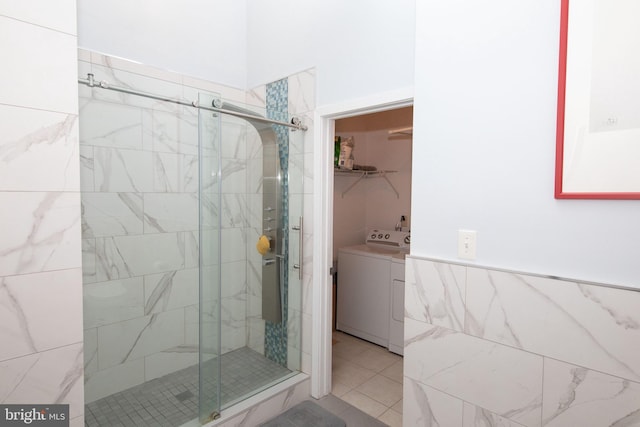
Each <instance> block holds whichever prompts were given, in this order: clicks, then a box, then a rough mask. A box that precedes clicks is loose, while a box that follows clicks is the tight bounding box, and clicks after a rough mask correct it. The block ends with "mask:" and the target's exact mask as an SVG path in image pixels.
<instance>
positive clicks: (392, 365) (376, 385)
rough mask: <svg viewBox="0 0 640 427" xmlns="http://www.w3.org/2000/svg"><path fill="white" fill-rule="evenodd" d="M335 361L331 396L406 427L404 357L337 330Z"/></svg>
mask: <svg viewBox="0 0 640 427" xmlns="http://www.w3.org/2000/svg"><path fill="white" fill-rule="evenodd" d="M332 360H333V374H332V384H333V386H332V390H331V394H333V395H334V396H336V397H338V398H339V399H341V400H343V401H344V402H346V403H348V404H350V405H353V406H355V407H356V408H358V409H360V410H361V411H363V412H365V413H366V414H369V415H371V416H372V417H374V418H376V419H378V420H380V421H382V422H383V423H385V424H387V425H389V426H391V427H401V426H402V356H399V355H397V354H394V353H391V352H389V351H388V350H387V349H386V348H383V347H380V346H378V345H376V344H372V343H370V342H367V341H364V340H361V339H359V338H356V337H353V336H351V335H348V334H345V333H342V332H339V331H334V332H333V359H332ZM356 426H357V425H356V424H354V425H353V427H356ZM348 427H351V426H350V425H349V424H348ZM358 427H359V426H358Z"/></svg>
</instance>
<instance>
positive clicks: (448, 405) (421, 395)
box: [402, 377, 463, 426]
mask: <svg viewBox="0 0 640 427" xmlns="http://www.w3.org/2000/svg"><path fill="white" fill-rule="evenodd" d="M402 398H403V405H404V407H405V409H404V410H403V414H402V421H403V424H404V425H407V426H462V405H463V401H462V400H460V399H456V398H455V397H452V396H450V395H448V394H446V393H442V392H440V391H438V390H436V389H433V388H431V387H429V386H426V385H424V384H422V383H420V382H419V381H416V380H414V379H412V378H409V377H405V378H404V384H403V391H402Z"/></svg>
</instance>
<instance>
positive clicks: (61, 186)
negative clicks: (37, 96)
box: [0, 105, 80, 191]
mask: <svg viewBox="0 0 640 427" xmlns="http://www.w3.org/2000/svg"><path fill="white" fill-rule="evenodd" d="M0 128H1V129H3V135H2V139H0V191H77V190H78V189H79V188H80V181H79V180H78V139H77V135H78V116H77V115H75V114H61V113H54V112H49V111H41V110H32V109H28V108H19V107H13V106H6V105H0ZM38 170H39V171H44V170H46V171H47V173H34V171H38Z"/></svg>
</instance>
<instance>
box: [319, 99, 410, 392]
mask: <svg viewBox="0 0 640 427" xmlns="http://www.w3.org/2000/svg"><path fill="white" fill-rule="evenodd" d="M411 105H413V87H409V88H404V89H399V90H395V91H391V92H384V93H379V94H375V95H371V96H368V97H365V98H358V99H353V100H349V101H345V102H343V103H339V104H333V105H327V106H322V107H319V108H316V110H315V113H314V121H313V123H314V138H313V140H314V146H313V176H314V180H313V241H314V243H313V250H312V253H313V262H312V265H313V280H312V290H311V293H312V316H311V328H312V329H311V330H312V334H311V396H313V397H314V398H316V399H319V398H321V397H323V396H326V395H327V394H329V393H331V349H332V344H331V338H332V325H331V313H332V297H331V293H332V286H331V275H330V273H329V271H330V269H331V267H332V266H333V256H332V254H333V154H334V152H333V149H334V146H333V137H334V133H335V121H336V119H343V118H346V117H352V116H359V115H362V114H371V113H376V112H379V111H386V110H393V109H397V108H402V107H409V106H411ZM414 122H415V120H414Z"/></svg>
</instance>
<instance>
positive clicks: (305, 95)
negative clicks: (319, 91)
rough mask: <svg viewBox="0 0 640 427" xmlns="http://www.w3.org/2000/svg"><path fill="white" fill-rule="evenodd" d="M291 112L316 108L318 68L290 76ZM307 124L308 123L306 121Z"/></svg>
mask: <svg viewBox="0 0 640 427" xmlns="http://www.w3.org/2000/svg"><path fill="white" fill-rule="evenodd" d="M288 80H289V81H288V87H289V112H290V113H291V114H300V113H304V112H308V111H313V110H314V109H315V108H316V99H315V84H316V70H315V68H309V69H308V70H304V71H301V72H299V73H296V74H293V75H292V76H289V79H288ZM305 124H306V123H305Z"/></svg>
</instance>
